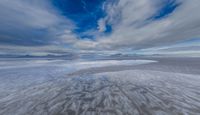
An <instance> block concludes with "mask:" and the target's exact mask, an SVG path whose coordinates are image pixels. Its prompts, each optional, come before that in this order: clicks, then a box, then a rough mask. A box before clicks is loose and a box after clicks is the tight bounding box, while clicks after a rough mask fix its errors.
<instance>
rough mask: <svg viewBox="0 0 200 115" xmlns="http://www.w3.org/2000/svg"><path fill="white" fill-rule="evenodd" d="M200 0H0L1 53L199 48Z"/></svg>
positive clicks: (189, 50)
mask: <svg viewBox="0 0 200 115" xmlns="http://www.w3.org/2000/svg"><path fill="white" fill-rule="evenodd" d="M199 11H200V0H0V54H38V55H43V54H44V55H45V54H49V53H54V54H62V53H67V52H76V53H80V52H96V53H100V52H101V53H102V52H104V53H108V54H109V53H110V54H112V53H119V52H120V53H121V52H123V53H135V52H137V53H138V52H139V53H141V54H156V53H159V54H163V53H165V54H170V53H172V54H179V53H181V52H182V53H188V54H196V53H200V52H199V51H200V13H199Z"/></svg>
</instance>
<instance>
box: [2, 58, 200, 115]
mask: <svg viewBox="0 0 200 115" xmlns="http://www.w3.org/2000/svg"><path fill="white" fill-rule="evenodd" d="M199 62H200V59H198V58H181V59H179V58H148V59H134V60H99V61H82V60H81V61H66V60H28V61H19V60H18V61H15V60H13V62H11V61H10V60H9V61H7V62H6V61H3V62H2V63H0V65H1V67H0V88H1V90H0V115H97V114H98V115H198V114H199V113H200V73H199V71H198V70H199V69H200V63H199Z"/></svg>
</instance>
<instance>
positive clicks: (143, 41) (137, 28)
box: [95, 0, 200, 49]
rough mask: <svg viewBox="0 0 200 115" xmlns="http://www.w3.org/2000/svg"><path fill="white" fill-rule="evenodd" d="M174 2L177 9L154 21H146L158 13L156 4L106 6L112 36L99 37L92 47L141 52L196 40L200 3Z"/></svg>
mask: <svg viewBox="0 0 200 115" xmlns="http://www.w3.org/2000/svg"><path fill="white" fill-rule="evenodd" d="M176 2H177V3H178V4H181V5H180V6H179V7H177V8H176V9H175V10H174V11H173V12H172V13H171V14H169V15H167V16H165V17H163V18H161V19H158V20H154V19H149V17H151V16H153V15H154V14H155V13H156V12H158V11H159V10H160V8H161V7H160V6H161V5H162V3H161V2H160V1H159V0H140V1H138V0H120V1H119V2H118V3H115V4H112V5H108V7H107V14H108V16H107V17H106V18H105V19H106V20H107V22H108V23H111V24H113V33H112V34H111V35H110V36H107V37H100V38H99V39H98V44H97V45H96V46H95V47H101V48H102V47H105V48H111V49H118V48H122V47H128V48H130V47H131V48H133V49H141V48H147V47H155V46H162V45H168V44H172V43H175V42H178V41H184V40H188V39H191V38H198V37H200V31H199V30H200V25H199V24H200V15H199V13H198V12H199V6H200V1H199V0H193V1H191V0H177V1H176ZM115 19H117V22H116V20H115Z"/></svg>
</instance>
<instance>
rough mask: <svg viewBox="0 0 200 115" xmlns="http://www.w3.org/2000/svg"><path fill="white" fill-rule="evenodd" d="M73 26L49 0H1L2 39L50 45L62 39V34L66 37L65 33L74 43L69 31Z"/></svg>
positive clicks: (0, 21)
mask: <svg viewBox="0 0 200 115" xmlns="http://www.w3.org/2000/svg"><path fill="white" fill-rule="evenodd" d="M73 26H74V25H73V23H72V22H71V21H70V20H68V19H67V18H64V17H63V16H61V15H60V14H59V13H58V12H57V11H56V10H55V8H54V7H53V6H52V5H51V4H50V3H49V1H48V0H13V1H10V0H1V1H0V37H1V38H0V39H1V41H0V42H1V43H4V44H15V45H27V46H32V45H48V44H54V43H58V42H60V41H59V40H60V38H61V40H63V37H65V36H67V37H68V38H69V41H70V43H71V41H72V40H71V39H72V38H71V37H72V36H73V35H72V34H71V33H69V32H68V33H67V32H66V31H70V30H71V29H72V28H73ZM69 36H70V37H69ZM65 39H67V38H65ZM62 42H63V41H62ZM65 42H68V39H67V40H66V41H65Z"/></svg>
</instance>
